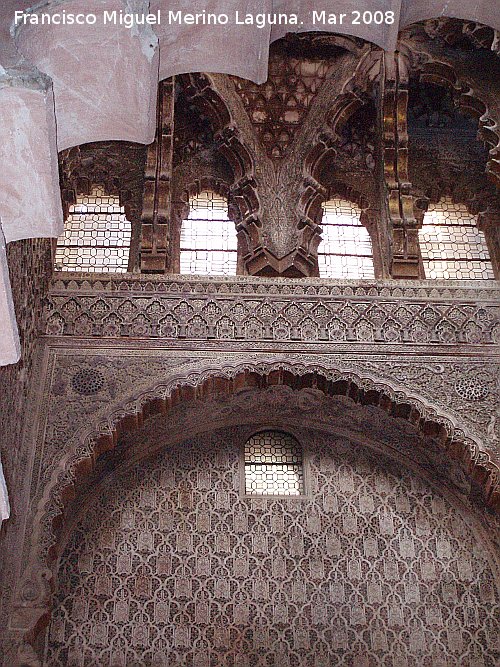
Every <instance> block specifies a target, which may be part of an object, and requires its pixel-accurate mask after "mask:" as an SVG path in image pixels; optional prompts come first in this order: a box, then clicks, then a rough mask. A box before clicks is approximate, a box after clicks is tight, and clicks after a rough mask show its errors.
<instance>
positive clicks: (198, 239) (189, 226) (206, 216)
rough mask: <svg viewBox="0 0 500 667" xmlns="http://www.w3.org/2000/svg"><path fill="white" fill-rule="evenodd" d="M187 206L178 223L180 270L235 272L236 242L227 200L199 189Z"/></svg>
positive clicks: (191, 272)
mask: <svg viewBox="0 0 500 667" xmlns="http://www.w3.org/2000/svg"><path fill="white" fill-rule="evenodd" d="M189 206H190V210H189V215H188V217H187V218H186V220H183V222H182V227H181V252H180V272H181V273H185V274H195V275H235V274H236V262H237V247H238V246H237V238H236V230H235V227H234V223H233V222H232V220H229V218H228V208H227V201H226V200H225V199H224V198H223V197H220V196H219V195H217V194H216V193H215V192H201V193H200V194H199V195H198V196H197V197H192V198H191V199H190V200H189Z"/></svg>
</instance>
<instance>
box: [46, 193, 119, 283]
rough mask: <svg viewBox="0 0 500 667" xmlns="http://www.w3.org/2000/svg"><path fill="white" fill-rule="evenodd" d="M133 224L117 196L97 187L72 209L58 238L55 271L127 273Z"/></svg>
mask: <svg viewBox="0 0 500 667" xmlns="http://www.w3.org/2000/svg"><path fill="white" fill-rule="evenodd" d="M130 239H131V224H130V222H129V221H128V220H127V219H126V217H125V209H124V208H123V206H120V204H119V199H118V197H116V196H111V195H106V194H105V193H104V190H103V189H102V188H100V187H94V188H93V189H92V191H91V193H90V195H83V196H80V197H78V198H77V203H76V204H75V205H74V206H72V207H71V208H70V211H69V216H68V219H67V221H66V223H65V225H64V232H63V233H62V235H61V236H60V237H59V238H58V239H57V248H56V255H55V261H54V264H55V268H56V269H57V270H60V271H88V272H90V273H108V272H109V273H110V272H119V273H123V272H125V271H127V267H128V259H129V254H130Z"/></svg>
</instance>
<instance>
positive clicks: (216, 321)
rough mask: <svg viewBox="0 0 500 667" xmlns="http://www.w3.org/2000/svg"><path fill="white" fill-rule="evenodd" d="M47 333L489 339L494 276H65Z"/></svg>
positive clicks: (495, 312)
mask: <svg viewBox="0 0 500 667" xmlns="http://www.w3.org/2000/svg"><path fill="white" fill-rule="evenodd" d="M144 290H146V292H147V293H146V294H145V293H144ZM45 333H46V334H47V335H56V336H61V335H62V336H82V337H88V336H90V337H94V336H99V337H104V338H134V337H141V338H149V339H159V340H163V341H166V340H168V341H185V340H196V341H225V342H227V343H231V342H233V343H234V344H238V343H242V342H246V341H252V342H258V343H265V342H268V341H272V340H275V341H281V342H283V343H286V342H290V343H294V342H297V343H298V342H300V343H307V344H309V345H311V344H317V345H321V344H327V343H333V342H335V343H337V344H339V345H342V346H345V345H350V344H352V343H355V342H359V343H364V344H368V345H370V344H372V343H381V344H387V345H396V346H397V345H400V344H405V345H406V346H408V345H409V344H414V345H420V346H431V347H434V346H438V345H457V344H464V343H467V344H469V345H472V346H474V345H486V346H495V345H496V344H497V343H499V342H500V321H499V308H498V290H497V289H496V287H495V284H494V283H493V284H488V283H482V284H481V286H477V287H475V286H474V285H473V284H471V283H470V282H469V283H462V284H459V285H458V286H456V287H455V286H445V283H443V282H441V283H437V284H435V285H434V284H432V283H430V282H422V283H420V284H416V285H415V286H412V287H410V286H409V285H408V284H405V283H401V284H399V283H376V282H374V283H367V282H365V283H362V282H357V283H355V282H353V283H352V284H349V283H347V282H343V283H342V282H340V281H339V282H335V281H316V282H308V283H307V285H306V284H304V283H301V282H300V281H286V280H284V281H281V282H280V281H279V280H275V281H271V280H269V281H258V280H252V279H250V278H248V279H230V280H224V279H222V280H217V279H215V280H196V279H195V280H192V279H189V278H173V279H172V280H170V281H164V282H159V281H157V282H148V281H147V280H145V279H138V278H130V277H128V278H123V279H116V278H114V279H109V278H104V277H101V278H99V277H94V278H91V279H89V278H88V277H86V278H82V277H79V276H77V275H75V276H74V277H73V276H72V275H71V274H63V275H61V276H60V277H58V278H57V279H56V281H55V282H54V285H53V289H52V291H51V293H50V295H49V298H48V302H47V308H46V315H45Z"/></svg>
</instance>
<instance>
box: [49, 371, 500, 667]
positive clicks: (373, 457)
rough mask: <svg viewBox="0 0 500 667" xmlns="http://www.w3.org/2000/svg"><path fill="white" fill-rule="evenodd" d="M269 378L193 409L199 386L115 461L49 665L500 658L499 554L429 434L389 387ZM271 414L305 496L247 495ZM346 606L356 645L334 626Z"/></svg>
mask: <svg viewBox="0 0 500 667" xmlns="http://www.w3.org/2000/svg"><path fill="white" fill-rule="evenodd" d="M235 379H237V378H235ZM254 379H255V380H257V377H255V378H254ZM296 379H297V378H296ZM260 380H261V381H260V382H256V383H254V384H253V385H250V386H248V385H247V386H244V385H242V384H241V379H240V381H239V386H238V387H237V389H236V391H234V392H227V393H226V392H224V391H220V390H221V388H222V387H221V386H220V385H219V386H218V387H217V389H218V390H217V391H215V392H214V393H210V392H208V393H207V391H206V388H205V391H204V392H200V394H199V395H198V396H196V397H192V398H193V400H192V401H191V404H190V405H186V402H185V400H186V393H184V394H183V396H182V397H181V401H180V402H179V403H177V405H176V406H174V407H172V408H171V410H170V412H169V413H168V414H166V413H164V412H163V411H161V410H159V411H157V412H156V414H150V415H149V416H148V417H147V418H146V419H145V420H144V422H143V423H142V425H138V427H137V428H136V429H135V430H133V431H128V432H124V433H123V434H122V436H121V437H120V438H119V439H118V442H117V446H116V448H115V450H109V452H108V453H107V455H106V454H103V455H101V456H100V457H99V460H98V461H97V466H96V468H95V469H94V480H93V483H92V489H90V488H89V489H88V493H87V494H86V496H87V500H86V502H85V503H84V504H83V505H82V504H81V503H79V506H78V512H76V513H75V514H74V515H73V516H72V517H71V514H72V512H70V513H69V515H68V520H69V521H68V523H67V532H66V534H65V536H64V537H63V539H62V540H61V543H60V544H61V549H62V555H61V557H60V558H59V559H58V561H59V562H58V579H57V584H56V586H55V589H56V597H55V599H54V602H55V605H54V612H53V620H52V622H51V629H50V639H49V642H48V652H47V654H46V661H47V664H51V665H59V664H61V665H62V664H67V663H68V660H69V659H70V658H71V656H78V655H80V656H82V655H84V656H85V660H87V661H90V662H89V664H91V663H92V664H108V663H109V664H129V663H130V662H131V661H133V660H136V661H139V662H140V663H141V664H146V665H170V664H186V663H187V664H189V662H190V661H192V662H193V664H203V659H204V658H203V657H202V656H203V655H210V656H211V658H212V659H215V660H217V661H218V664H221V663H222V664H223V661H224V660H226V661H229V664H234V665H241V664H246V663H245V660H247V661H248V660H250V662H248V664H253V663H252V662H251V661H252V659H254V658H256V656H257V655H265V656H266V658H267V659H271V658H273V659H276V651H278V653H279V652H281V653H282V654H283V655H286V656H287V657H288V659H289V660H290V661H291V664H293V661H296V664H301V665H313V664H314V662H311V661H310V658H311V656H312V657H314V656H317V655H321V656H324V657H325V660H332V659H334V658H336V659H355V658H356V659H358V658H360V657H361V656H362V655H364V656H369V661H368V662H367V663H366V664H379V663H376V662H374V661H375V660H377V659H378V660H381V659H383V657H384V656H388V655H393V654H394V652H395V651H396V649H397V650H398V651H399V652H401V653H402V654H404V655H405V656H406V657H407V658H410V657H411V656H413V657H416V656H417V657H418V656H419V655H420V656H424V655H427V656H432V660H433V661H434V662H433V663H432V664H439V660H446V659H449V658H450V657H452V656H454V657H455V658H456V659H458V660H463V661H465V660H469V659H470V660H472V659H473V658H477V657H478V656H481V658H482V659H483V660H484V662H485V664H487V665H490V664H494V660H495V653H494V648H493V645H492V644H489V638H490V637H492V636H494V632H495V621H494V604H495V600H496V599H497V593H496V592H495V589H494V587H495V584H494V581H495V565H494V562H493V561H494V559H493V558H492V557H491V554H490V553H489V547H488V544H487V542H488V540H487V538H486V535H485V530H484V526H482V525H481V522H480V521H478V520H477V518H474V517H471V515H470V512H469V510H468V508H465V506H464V505H463V503H462V502H461V501H460V499H459V498H458V496H457V489H458V486H459V484H457V480H455V481H454V482H453V481H452V482H451V484H450V485H449V486H447V485H446V483H443V479H442V478H440V477H439V474H438V475H437V476H436V477H434V474H433V473H432V472H431V470H430V469H429V464H430V461H431V459H432V458H433V456H432V454H431V452H430V449H431V443H430V440H429V438H428V437H426V436H424V435H423V433H419V431H418V428H417V425H416V424H412V423H410V422H408V421H406V420H405V421H403V420H401V419H398V418H396V417H395V416H391V415H390V414H388V413H387V412H386V411H385V410H382V409H381V407H380V406H379V405H375V404H374V403H373V401H372V400H367V401H364V402H359V403H356V402H355V401H354V400H353V398H351V397H349V396H348V395H347V394H342V395H327V394H325V393H324V391H323V390H322V389H319V388H318V387H315V386H307V385H306V386H304V387H300V386H299V385H298V384H297V385H296V386H295V388H292V387H290V386H288V385H287V384H283V383H276V384H272V383H271V384H266V382H265V378H263V377H260ZM259 385H260V386H259ZM182 399H183V400H182ZM262 427H266V428H276V429H281V430H285V429H286V430H287V432H289V433H291V434H293V437H294V439H295V440H296V441H297V442H299V443H300V444H301V446H302V447H303V451H304V466H305V474H306V493H305V494H304V495H302V496H300V497H295V498H290V497H283V496H281V497H280V496H279V494H278V495H276V496H274V497H272V498H269V497H268V498H266V497H264V496H261V497H252V498H249V497H248V496H246V495H245V493H244V492H243V491H242V489H241V485H240V482H241V476H242V474H243V466H242V458H241V455H242V448H243V446H244V443H245V442H247V441H248V438H249V436H250V435H252V434H253V433H256V432H260V431H261V428H262ZM421 446H422V447H424V448H425V447H427V453H428V460H427V462H426V463H425V464H424V465H422V464H423V461H422V459H421V458H420V457H421V456H422V453H417V450H418V449H419V447H421ZM433 447H434V448H435V449H434V455H435V457H436V458H435V462H437V460H438V459H439V454H440V449H439V446H438V445H437V442H434V443H433ZM117 463H118V468H117V467H116V464H117ZM457 471H458V468H457ZM459 493H460V492H459ZM80 497H81V494H80ZM75 508H76V505H74V506H73V509H75ZM63 543H64V545H63ZM478 544H480V545H481V546H480V547H479V548H478V547H477V545H478ZM473 571H474V575H472V572H473ZM297 582H301V584H302V585H303V589H304V591H303V592H304V594H303V595H301V594H300V593H299V592H298V589H297ZM294 586H295V587H294ZM367 586H368V588H367ZM486 592H488V595H490V598H491V599H490V600H489V601H485V598H483V597H481V596H482V595H483V594H484V595H485V594H486ZM450 605H451V606H452V607H453V610H454V611H453V613H450V612H449V609H450ZM276 609H279V610H280V614H281V615H280V616H279V618H277V616H276ZM429 609H431V610H432V613H430V612H428V610H429ZM457 614H458V615H459V616H457ZM458 617H460V618H462V617H463V618H465V619H466V620H465V622H463V623H462V624H460V625H459V624H457V622H456V621H457V619H458ZM479 618H481V621H479ZM328 619H329V620H328ZM332 619H333V620H334V621H335V622H334V623H333V625H334V626H335V629H336V630H338V631H339V632H340V633H341V634H342V632H344V633H345V639H344V641H343V642H341V643H340V645H337V643H336V642H335V641H332V639H331V637H327V636H325V634H324V633H325V631H326V630H327V628H329V627H330V625H331V623H330V621H332ZM222 628H224V630H223V629H222ZM408 628H410V631H409V632H406V630H408ZM439 628H440V629H439ZM262 629H265V632H264V638H263V639H262V640H259V643H258V645H255V644H254V637H255V636H258V634H259V631H260V630H262ZM402 632H404V633H405V635H404V637H403V635H402V634H401V633H402ZM365 635H366V636H368V637H370V641H368V643H367V644H366V643H365V640H364V639H362V638H363V637H365ZM298 636H300V637H302V638H303V643H301V642H298V643H297V642H296V637H298ZM187 637H188V638H189V640H188V639H186V638H187ZM485 637H486V642H485ZM365 639H366V637H365ZM301 641H302V640H301ZM455 642H458V643H455ZM415 652H416V656H415V655H414V653H415ZM311 659H312V658H311ZM231 660H233V663H231ZM83 664H85V663H83ZM206 664H209V663H208V662H207V663H206ZM326 664H328V663H326Z"/></svg>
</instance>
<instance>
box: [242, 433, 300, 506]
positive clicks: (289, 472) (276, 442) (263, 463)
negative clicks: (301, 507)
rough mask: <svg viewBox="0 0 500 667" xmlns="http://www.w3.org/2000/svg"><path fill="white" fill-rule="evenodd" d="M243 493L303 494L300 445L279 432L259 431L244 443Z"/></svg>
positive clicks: (291, 437)
mask: <svg viewBox="0 0 500 667" xmlns="http://www.w3.org/2000/svg"><path fill="white" fill-rule="evenodd" d="M245 493H246V494H247V495H263V496H269V495H271V496H300V495H303V494H304V468H303V460H302V448H301V446H300V444H299V443H298V442H297V440H296V439H295V438H294V437H293V436H291V435H289V434H288V433H283V432H282V431H262V432H260V433H256V434H255V435H253V436H252V437H251V438H249V439H248V440H247V442H246V444H245Z"/></svg>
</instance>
